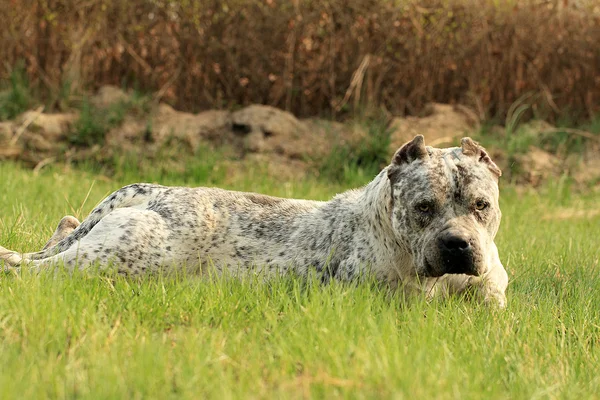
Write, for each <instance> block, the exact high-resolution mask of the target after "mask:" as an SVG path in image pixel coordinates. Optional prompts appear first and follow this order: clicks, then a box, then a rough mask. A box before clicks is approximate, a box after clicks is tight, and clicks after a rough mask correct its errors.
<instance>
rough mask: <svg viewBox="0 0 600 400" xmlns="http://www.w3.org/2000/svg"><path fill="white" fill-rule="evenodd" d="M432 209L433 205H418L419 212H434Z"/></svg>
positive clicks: (424, 203) (425, 203)
mask: <svg viewBox="0 0 600 400" xmlns="http://www.w3.org/2000/svg"><path fill="white" fill-rule="evenodd" d="M432 208H433V207H431V204H429V203H427V202H423V203H419V204H417V210H419V211H420V212H422V213H428V212H430V211H431V210H432Z"/></svg>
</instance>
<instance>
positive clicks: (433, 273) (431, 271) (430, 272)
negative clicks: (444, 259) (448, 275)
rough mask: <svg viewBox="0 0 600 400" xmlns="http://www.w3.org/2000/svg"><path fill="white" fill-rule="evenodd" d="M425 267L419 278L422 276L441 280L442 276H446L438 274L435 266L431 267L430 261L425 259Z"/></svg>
mask: <svg viewBox="0 0 600 400" xmlns="http://www.w3.org/2000/svg"><path fill="white" fill-rule="evenodd" d="M423 266H424V268H423V270H422V271H421V273H420V274H419V276H421V277H423V278H439V277H440V276H442V275H444V273H440V272H438V271H437V270H436V269H435V268H434V267H433V265H431V263H430V262H429V260H427V258H425V262H424V263H423Z"/></svg>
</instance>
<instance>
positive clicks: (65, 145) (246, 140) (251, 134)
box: [0, 86, 600, 186]
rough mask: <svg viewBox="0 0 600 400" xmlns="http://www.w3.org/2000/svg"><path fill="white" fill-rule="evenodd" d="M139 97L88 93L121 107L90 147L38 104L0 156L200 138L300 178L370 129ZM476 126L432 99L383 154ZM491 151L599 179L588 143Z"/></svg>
mask: <svg viewBox="0 0 600 400" xmlns="http://www.w3.org/2000/svg"><path fill="white" fill-rule="evenodd" d="M143 101H145V102H144V103H143V104H144V107H139V102H140V100H139V99H138V98H137V97H134V96H133V95H132V94H130V93H127V92H124V91H122V90H121V89H119V88H116V87H114V86H106V87H102V88H100V90H99V91H98V93H97V94H96V95H95V96H92V97H91V98H90V104H92V105H93V107H97V110H100V113H102V112H103V111H102V110H106V111H107V112H108V111H110V110H112V111H113V112H114V110H115V109H116V110H119V111H122V115H121V118H120V119H119V120H118V123H116V124H113V125H111V126H110V127H109V128H107V131H106V132H105V134H104V137H103V141H102V142H100V143H96V144H94V145H92V146H87V147H83V146H75V145H73V143H72V142H71V141H70V138H71V136H72V133H73V129H76V126H79V125H78V120H79V117H80V116H79V113H78V112H75V111H74V112H69V113H63V114H46V113H43V112H42V109H41V108H38V109H37V110H32V111H27V112H25V113H23V114H21V115H20V116H18V117H17V118H16V119H15V121H7V122H1V123H0V144H1V146H0V159H19V160H22V161H25V162H26V163H28V164H30V165H32V166H36V165H38V166H39V165H40V164H41V165H45V164H44V163H46V162H48V160H49V159H52V160H54V159H56V160H61V159H62V160H67V161H68V160H95V161H99V162H102V160H107V159H110V158H111V157H113V156H114V154H118V153H123V152H128V151H135V152H138V153H140V154H144V155H146V156H148V157H153V156H154V155H155V154H158V153H159V151H160V150H161V149H163V148H166V147H169V148H177V149H179V148H180V147H181V149H182V151H188V152H189V154H195V153H196V151H197V150H198V148H199V147H200V146H201V145H202V146H205V145H206V146H209V147H210V146H212V147H215V148H216V147H222V146H227V148H228V149H229V148H230V149H233V153H234V155H235V156H236V158H237V160H236V161H232V165H234V166H235V167H234V168H233V169H232V171H234V172H235V168H240V165H241V164H242V163H248V164H253V165H262V166H263V167H264V173H268V174H270V175H274V176H278V177H282V178H285V179H288V178H291V177H303V176H305V175H306V174H307V171H310V170H311V169H313V170H314V167H315V166H316V165H319V162H322V160H323V159H324V157H328V156H329V155H330V154H332V150H333V149H334V148H335V147H336V146H346V148H348V146H350V148H360V146H364V145H365V143H367V141H365V139H370V138H371V137H370V136H369V135H372V134H373V133H372V132H371V133H369V129H370V128H371V127H369V125H368V124H367V123H365V122H364V121H362V122H352V121H349V122H347V123H340V122H336V121H330V120H322V119H318V118H309V119H298V118H296V117H295V116H294V115H292V114H291V113H289V112H286V111H283V110H279V109H277V108H274V107H270V106H265V105H250V106H248V107H244V108H242V109H240V110H237V111H226V110H208V111H204V112H200V113H197V114H193V113H187V112H181V111H178V110H175V109H174V108H173V107H171V106H169V105H167V104H164V103H153V102H152V101H149V100H147V99H146V100H143ZM121 106H122V109H121V108H120V107H121ZM140 110H143V111H140ZM88 122H89V121H88ZM478 126H479V120H478V118H477V116H476V115H475V113H473V112H472V111H470V110H469V109H467V108H465V107H462V106H452V105H447V104H435V103H434V104H430V105H429V106H428V107H426V112H425V114H424V115H423V116H422V117H406V118H393V119H391V122H390V124H389V125H388V129H389V131H390V139H391V140H390V142H391V144H390V146H389V147H388V150H387V153H388V154H387V155H386V157H390V156H391V154H393V153H394V152H395V151H396V150H397V149H398V147H400V146H401V145H402V144H404V143H405V142H406V141H408V140H411V139H412V138H413V137H414V136H415V135H417V134H423V135H425V140H426V143H427V144H428V145H431V146H438V147H442V146H448V145H457V144H458V139H459V138H460V137H462V136H465V135H472V133H473V132H474V130H476V129H477V127H478ZM495 129H496V131H497V133H496V134H495V135H498V136H502V135H504V134H505V132H504V130H503V128H501V127H498V128H495ZM522 129H527V131H528V132H533V131H535V132H544V131H548V130H552V129H555V128H553V127H552V126H551V125H549V124H547V123H545V122H536V121H534V122H532V123H529V124H528V125H526V126H525V127H522ZM371 139H372V138H371ZM174 140H175V141H176V142H177V143H178V145H177V146H179V145H181V144H183V145H184V146H180V147H173V146H175V143H174V142H173V141H174ZM590 141H591V140H590ZM594 143H596V142H594ZM165 146H166V147H165ZM383 148H384V149H385V145H384V146H383ZM377 151H378V153H379V152H382V150H380V149H378V150H377ZM488 151H489V153H490V155H491V157H492V158H493V159H494V160H495V162H496V163H497V164H498V165H499V166H501V168H502V169H503V170H506V169H508V168H510V170H511V171H512V166H513V165H517V167H518V168H517V169H518V171H517V172H516V173H517V174H518V176H517V179H513V176H511V175H510V174H508V176H509V179H512V180H514V181H516V182H519V183H525V184H529V185H533V186H537V185H539V184H541V183H542V182H545V181H547V180H548V179H551V178H552V177H555V176H560V175H562V174H564V173H565V171H567V172H568V173H569V174H571V176H573V177H574V179H575V180H576V181H577V182H579V183H586V182H590V181H592V182H598V181H600V157H599V156H598V155H599V154H600V149H599V148H598V146H595V147H594V146H588V147H587V148H586V153H585V155H584V156H581V155H579V156H577V157H574V156H573V155H571V156H572V157H571V158H570V159H566V160H565V159H564V157H559V156H557V155H555V154H552V153H550V152H547V151H544V150H542V149H539V148H537V147H533V146H532V147H530V149H529V151H527V152H526V153H525V154H517V155H513V156H511V157H509V156H508V155H507V153H506V151H505V150H504V149H503V148H498V147H488ZM509 164H510V165H509ZM234 172H232V173H234Z"/></svg>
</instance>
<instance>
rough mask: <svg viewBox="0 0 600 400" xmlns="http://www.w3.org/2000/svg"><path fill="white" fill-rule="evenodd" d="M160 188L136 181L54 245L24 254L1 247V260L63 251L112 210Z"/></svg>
mask: <svg viewBox="0 0 600 400" xmlns="http://www.w3.org/2000/svg"><path fill="white" fill-rule="evenodd" d="M159 188H162V187H161V186H158V185H152V184H146V183H136V184H133V185H128V186H125V187H123V188H121V189H119V190H117V191H115V192H113V193H112V194H111V195H110V196H108V197H107V198H106V199H104V200H103V201H102V202H101V203H100V204H99V205H98V206H97V207H96V208H94V210H92V212H91V213H90V215H89V216H88V217H87V218H86V219H85V220H84V221H83V222H82V223H81V224H80V225H79V226H78V227H77V228H75V230H73V232H71V233H70V234H69V235H68V236H67V237H65V238H64V239H62V240H60V241H59V242H58V243H56V244H55V245H54V246H51V247H48V248H46V249H44V250H42V251H38V252H35V253H23V254H19V253H17V252H14V251H10V250H7V249H5V248H4V247H0V260H4V261H5V262H6V263H8V264H9V265H10V266H16V265H18V264H20V263H21V262H22V261H32V260H41V259H44V258H47V257H51V256H54V255H56V254H59V253H62V252H63V251H65V250H67V249H68V248H70V247H71V246H72V245H73V244H74V243H76V242H78V241H79V240H81V239H82V238H83V237H85V235H87V234H88V233H89V232H90V231H91V230H92V228H93V227H94V226H96V224H97V223H98V222H100V220H101V219H102V218H104V217H105V216H106V215H108V214H109V213H110V212H112V211H113V210H115V209H117V208H123V207H131V206H135V205H138V204H142V203H144V202H147V201H148V196H147V195H148V194H150V193H151V192H153V191H154V190H155V189H159Z"/></svg>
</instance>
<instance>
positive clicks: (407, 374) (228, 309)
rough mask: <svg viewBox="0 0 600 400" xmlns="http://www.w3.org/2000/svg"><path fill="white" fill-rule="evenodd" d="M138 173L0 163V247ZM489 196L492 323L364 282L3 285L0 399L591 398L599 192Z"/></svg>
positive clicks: (458, 304) (306, 189)
mask: <svg viewBox="0 0 600 400" xmlns="http://www.w3.org/2000/svg"><path fill="white" fill-rule="evenodd" d="M139 175H140V174H138V173H136V172H131V174H129V175H126V176H122V177H121V178H119V179H117V180H107V179H98V178H97V177H96V176H94V175H93V174H90V173H86V172H81V171H75V170H71V169H65V168H63V167H47V168H46V169H44V170H42V172H41V173H40V174H39V175H34V174H33V173H32V172H31V171H29V170H24V169H21V168H20V167H18V166H17V165H15V164H11V163H0V244H2V245H3V246H5V247H8V248H11V249H17V250H21V251H33V250H36V249H39V248H41V246H42V245H43V244H44V242H45V240H46V239H47V238H48V237H49V236H50V235H51V233H52V231H53V229H54V227H55V225H56V224H57V223H58V221H59V219H60V218H61V217H62V216H63V215H65V214H74V215H76V216H78V217H85V216H86V215H87V213H88V212H89V211H90V210H91V209H92V208H93V206H94V205H95V204H96V203H97V202H99V201H100V200H101V199H102V198H103V197H104V196H105V195H107V194H108V193H110V192H111V191H112V190H114V189H117V188H118V187H120V186H122V185H124V184H127V183H131V182H132V181H134V180H146V181H147V180H153V179H154V178H156V177H155V176H152V175H151V174H146V175H144V174H142V175H143V176H139ZM209 175H210V174H208V175H207V174H204V175H202V176H203V178H201V179H198V180H196V181H195V180H194V179H193V177H192V178H190V179H187V180H186V182H182V181H180V180H178V178H177V176H169V177H164V179H162V180H161V182H160V183H165V184H178V183H187V184H196V185H203V184H206V182H207V181H209V180H208V178H207V177H208V176H209ZM367 179H368V177H365V176H361V175H360V174H357V175H356V177H355V179H354V181H355V182H354V183H358V182H359V181H361V180H362V181H363V182H366V180H367ZM210 183H216V184H223V185H225V186H227V187H230V188H235V189H241V190H253V191H258V192H262V193H267V194H272V195H279V196H297V197H306V198H314V199H327V198H329V197H330V196H332V195H333V194H335V193H336V192H339V191H341V190H343V189H344V188H343V187H341V186H338V185H329V184H327V183H326V182H324V181H314V182H308V181H307V182H300V183H288V184H281V183H280V182H276V181H274V180H270V179H269V178H261V179H260V180H257V178H256V177H252V176H251V171H249V172H248V174H247V176H241V177H240V178H238V179H236V180H234V181H227V182H226V181H225V180H219V179H217V180H216V181H215V180H214V179H213V180H210ZM502 190H503V194H502V199H501V206H502V209H503V212H504V217H503V224H502V227H501V230H500V233H499V236H498V240H497V242H498V245H499V248H500V254H501V258H502V260H503V262H504V264H505V266H506V268H507V270H508V272H509V276H510V279H511V283H510V286H509V290H508V301H509V303H508V309H507V310H506V311H504V312H497V311H493V310H489V309H486V308H485V307H482V306H477V305H474V304H471V303H468V302H466V301H464V300H461V299H453V300H451V301H448V302H445V303H432V304H426V303H424V302H422V301H415V302H414V303H411V304H410V305H405V306H402V305H401V304H400V301H399V300H398V299H397V298H396V297H394V296H391V297H390V296H388V295H387V294H386V293H385V292H384V291H381V290H379V289H376V288H375V287H374V286H373V285H368V284H364V285H354V286H353V285H342V284H335V283H334V284H332V285H328V286H314V285H307V284H306V282H302V281H298V280H294V279H282V280H277V281H274V282H272V283H270V284H258V283H257V282H252V281H243V282H239V281H232V280H227V279H221V280H218V281H208V280H203V279H200V278H198V277H179V278H174V277H170V278H164V277H146V278H143V279H124V278H118V277H117V278H115V277H111V276H102V275H94V274H91V275H90V274H88V275H84V274H77V275H75V276H72V277H71V276H68V275H64V276H58V277H54V276H47V275H43V274H42V275H40V276H32V275H29V274H27V273H26V272H24V273H23V274H22V275H21V276H15V275H13V274H5V275H3V276H2V277H1V279H0V398H2V399H11V398H36V399H41V398H93V399H102V398H132V399H135V398H161V399H166V398H205V397H210V398H219V399H222V398H266V397H275V398H305V397H315V398H336V397H342V398H399V399H402V398H421V399H428V398H436V399H446V398H448V399H497V398H501V399H508V398H510V399H545V398H551V399H554V398H561V399H562V398H574V399H588V398H598V397H599V396H600V395H599V394H600V265H599V258H600V254H599V253H600V250H599V248H600V246H599V239H598V237H599V234H600V213H599V211H600V194H598V193H595V194H594V193H588V194H579V195H575V194H572V193H571V191H570V190H569V187H568V185H566V183H565V182H562V181H559V182H555V183H552V184H550V185H549V186H548V187H546V188H544V189H543V190H541V191H540V192H538V193H533V192H529V193H525V194H523V193H521V194H519V191H517V190H515V189H514V188H511V187H503V188H502ZM86 198H87V201H86Z"/></svg>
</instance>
